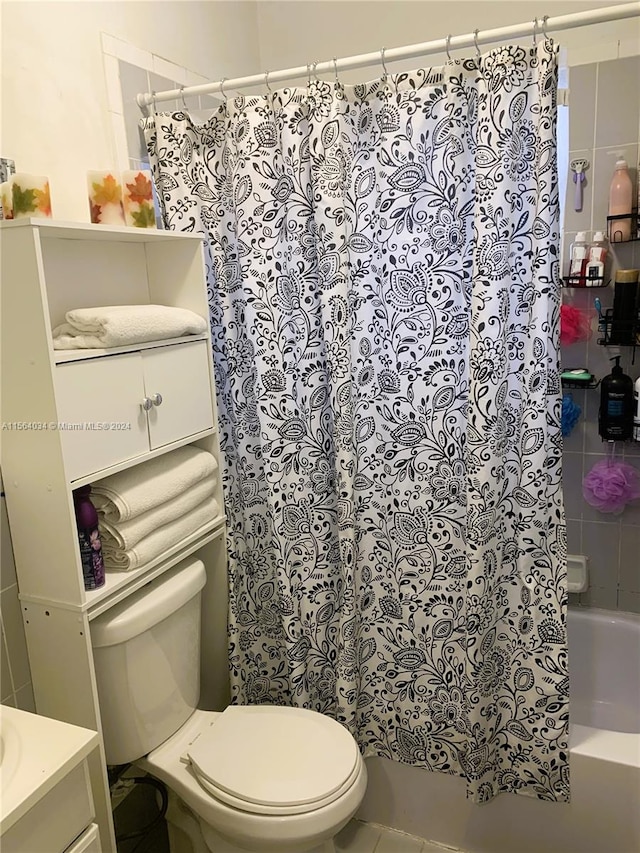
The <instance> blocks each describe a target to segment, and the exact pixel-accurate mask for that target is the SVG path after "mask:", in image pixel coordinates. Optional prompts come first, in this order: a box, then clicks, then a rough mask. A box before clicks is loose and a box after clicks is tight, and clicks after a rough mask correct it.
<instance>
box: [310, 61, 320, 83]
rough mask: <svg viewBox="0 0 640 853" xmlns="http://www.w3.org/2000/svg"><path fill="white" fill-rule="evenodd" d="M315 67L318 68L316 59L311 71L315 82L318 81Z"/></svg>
mask: <svg viewBox="0 0 640 853" xmlns="http://www.w3.org/2000/svg"><path fill="white" fill-rule="evenodd" d="M317 67H318V60H317V59H316V61H315V62H314V63H313V68H312V71H311V73H312V74H313V76H314V78H315V79H316V80H318V72H317V71H316V68H317Z"/></svg>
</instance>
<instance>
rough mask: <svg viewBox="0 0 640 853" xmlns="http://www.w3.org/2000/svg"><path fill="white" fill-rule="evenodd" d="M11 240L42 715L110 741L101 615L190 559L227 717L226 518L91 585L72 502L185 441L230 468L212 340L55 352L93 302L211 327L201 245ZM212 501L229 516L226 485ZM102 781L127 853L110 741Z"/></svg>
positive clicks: (6, 365)
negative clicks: (160, 311)
mask: <svg viewBox="0 0 640 853" xmlns="http://www.w3.org/2000/svg"><path fill="white" fill-rule="evenodd" d="M0 244H1V250H2V259H3V282H2V287H3V294H2V309H3V312H2V373H3V389H2V393H3V400H2V402H3V413H2V416H3V422H4V425H5V426H4V427H3V434H2V441H3V449H2V450H3V452H2V473H3V481H4V489H5V493H6V501H7V510H8V514H9V521H10V526H11V536H12V542H13V549H14V554H15V562H16V571H17V576H18V586H19V591H20V592H19V598H20V602H21V610H22V617H23V622H24V628H25V635H26V642H27V648H28V653H29V664H30V667H31V675H32V683H33V690H34V696H35V702H36V708H37V712H38V713H39V714H42V715H44V716H48V717H52V718H54V719H58V720H62V721H65V722H68V723H72V724H75V725H78V726H83V727H85V728H88V729H93V730H94V731H97V732H98V733H101V723H100V708H99V703H98V696H97V690H96V683H95V675H94V663H93V652H92V645H91V621H92V619H93V618H94V617H96V616H97V615H98V614H100V613H103V612H104V611H106V610H107V609H109V608H110V607H112V606H113V605H114V604H116V603H118V602H119V601H122V600H123V599H125V598H126V597H127V596H129V595H131V593H133V592H135V591H136V590H137V589H139V588H140V587H142V586H143V585H145V584H146V583H148V582H149V581H150V580H152V579H153V578H155V577H158V576H159V575H161V574H162V573H164V572H166V571H167V570H168V569H170V568H172V567H173V566H175V565H176V564H177V563H179V562H180V561H181V560H183V559H184V558H185V557H187V556H189V555H194V556H195V557H198V558H199V559H201V560H202V561H203V563H204V564H205V567H206V568H207V585H206V586H205V589H204V590H203V599H202V607H203V632H204V633H205V635H206V636H205V637H204V643H203V647H204V648H207V649H208V650H209V651H210V653H211V654H212V656H213V659H214V661H213V666H212V661H203V681H202V695H203V701H204V702H206V703H207V707H210V708H214V709H218V708H219V709H222V708H224V707H225V706H226V705H227V704H228V702H229V697H228V695H222V693H223V692H224V691H221V690H220V689H219V688H218V692H217V693H216V688H214V687H212V686H210V685H211V684H215V679H213V681H209V680H208V679H207V670H212V668H214V667H218V671H220V670H219V667H224V668H225V670H226V602H227V588H226V555H225V543H224V534H225V516H224V515H219V516H218V517H216V518H211V520H210V522H209V523H208V524H206V525H204V526H203V527H201V528H200V529H199V530H198V531H196V532H195V533H194V534H192V535H190V536H188V537H187V538H185V539H184V540H182V541H180V542H177V543H176V544H175V546H173V547H172V548H170V549H169V550H168V551H167V552H165V553H164V554H163V555H162V556H161V557H159V558H158V559H156V560H154V561H152V562H151V563H148V564H146V565H145V566H143V567H141V568H139V569H135V570H133V571H129V572H112V573H108V574H107V580H106V583H105V585H104V586H103V587H101V588H100V589H96V590H90V591H87V590H85V588H84V582H83V575H82V566H81V562H80V553H79V547H78V537H77V532H76V522H75V516H74V508H73V495H72V492H73V490H74V489H76V488H77V487H78V486H82V485H86V484H90V483H93V482H95V481H97V480H99V479H101V478H102V477H106V476H108V475H109V474H113V473H116V472H117V471H122V470H124V469H126V468H130V467H132V466H135V465H138V464H139V463H141V462H145V461H147V460H149V459H151V458H154V457H156V456H160V455H162V454H164V453H167V452H168V451H170V450H173V449H175V448H176V447H180V446H182V445H186V444H195V445H197V446H198V447H200V448H203V449H205V450H207V451H209V452H210V453H212V454H214V456H215V457H216V459H218V460H219V446H218V431H217V419H216V407H215V386H214V377H213V360H212V358H211V340H210V332H209V330H208V329H207V332H206V333H203V334H201V335H190V336H188V337H184V338H177V339H172V340H163V341H155V342H150V343H144V344H136V345H133V346H127V347H119V348H113V349H101V350H99V349H91V350H54V349H53V346H52V335H51V331H52V329H53V328H54V327H55V326H56V325H58V324H59V323H61V322H63V320H64V314H65V312H66V311H68V310H70V309H72V308H79V307H94V306H98V305H113V304H121V305H126V304H163V305H169V306H175V307H180V308H187V309H190V310H191V311H194V312H196V313H197V314H200V316H202V317H205V318H208V316H209V307H208V300H207V288H206V283H205V268H204V257H203V246H202V240H201V238H200V237H199V236H197V235H191V234H175V233H173V232H168V231H162V230H158V231H155V230H147V229H140V230H138V229H134V228H126V227H120V226H115V227H109V226H102V225H84V224H78V223H63V222H56V221H55V220H50V219H20V220H14V221H12V222H5V223H2V225H0ZM157 395H160V396H157ZM149 398H150V399H152V400H154V399H155V400H161V403H157V402H156V403H155V404H152V405H151V406H150V407H149V405H148V399H149ZM65 424H82V425H83V427H82V428H67V429H65V428H64V425H65ZM97 424H102V426H101V427H100V426H96V425H97ZM105 424H108V425H114V424H119V425H123V424H130V425H131V426H130V428H128V427H126V428H123V427H122V426H120V428H117V427H113V428H105V427H104V425H105ZM7 425H9V426H8V427H7ZM218 467H219V468H220V466H218ZM214 497H215V498H216V501H217V504H218V506H219V507H223V506H224V503H223V497H222V489H221V484H220V479H219V477H218V481H217V485H216V493H215V495H214ZM220 683H224V680H222V681H221V682H220ZM89 773H90V780H91V788H92V792H93V799H94V804H95V821H96V823H97V824H98V827H99V833H100V846H101V850H102V851H103V853H115V851H116V845H115V836H114V831H113V821H112V814H111V802H110V795H109V785H108V778H107V771H106V764H105V760H104V748H103V745H102V738H100V749H99V751H94V758H93V760H90V761H89Z"/></svg>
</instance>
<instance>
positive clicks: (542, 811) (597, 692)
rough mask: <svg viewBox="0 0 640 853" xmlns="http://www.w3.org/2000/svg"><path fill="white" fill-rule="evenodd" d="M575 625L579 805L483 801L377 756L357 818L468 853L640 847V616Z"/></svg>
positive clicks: (572, 616) (573, 749) (574, 780)
mask: <svg viewBox="0 0 640 853" xmlns="http://www.w3.org/2000/svg"><path fill="white" fill-rule="evenodd" d="M568 627H569V668H570V675H571V731H570V769H571V797H572V799H571V803H544V802H541V801H540V800H535V799H531V798H529V797H519V796H515V795H513V794H502V795H501V796H499V797H497V798H496V799H495V800H493V801H492V802H490V803H487V804H486V805H482V806H476V805H473V804H472V803H470V802H469V801H468V800H467V799H466V797H465V783H464V781H463V780H462V779H459V778H457V777H452V776H446V775H444V774H440V773H430V772H428V771H426V770H422V769H420V768H417V767H410V766H408V765H404V764H399V763H398V762H395V761H389V760H388V759H384V758H369V759H367V770H368V773H369V785H368V789H367V793H366V795H365V799H364V801H363V803H362V806H361V808H360V810H359V811H358V814H357V815H356V817H357V818H359V819H361V820H365V821H371V822H373V823H379V824H383V825H384V826H389V827H392V828H394V829H398V830H401V831H403V832H408V833H410V834H411V835H417V836H419V837H421V838H426V839H429V840H431V841H434V842H438V843H440V844H444V845H447V846H449V847H454V848H457V849H460V850H465V851H470V853H640V616H636V615H634V614H627V613H616V612H615V611H608V610H594V609H589V610H587V609H582V610H580V609H573V608H570V611H569V618H568Z"/></svg>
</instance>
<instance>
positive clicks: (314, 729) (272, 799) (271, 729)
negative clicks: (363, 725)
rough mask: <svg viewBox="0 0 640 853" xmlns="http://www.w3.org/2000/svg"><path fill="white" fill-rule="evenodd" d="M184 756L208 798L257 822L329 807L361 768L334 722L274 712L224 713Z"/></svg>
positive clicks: (295, 711)
mask: <svg viewBox="0 0 640 853" xmlns="http://www.w3.org/2000/svg"><path fill="white" fill-rule="evenodd" d="M185 757H186V758H187V759H188V761H189V763H190V764H191V767H192V769H193V771H194V773H195V775H196V777H197V779H198V781H199V783H200V785H201V786H202V787H203V788H204V790H205V791H207V792H208V793H209V794H210V795H211V796H212V797H214V798H215V799H217V800H219V801H221V802H223V803H226V804H227V805H229V806H231V807H233V808H235V809H238V810H240V811H245V812H251V813H253V814H260V815H294V814H304V813H307V812H311V811H314V810H316V809H320V808H322V807H323V806H326V805H328V804H329V803H332V802H334V801H335V800H337V799H339V798H340V797H342V796H344V794H345V793H346V792H347V791H348V790H349V789H350V788H351V787H352V785H353V784H354V783H355V781H356V779H357V778H358V776H359V773H360V770H361V763H362V759H361V757H360V752H359V750H358V747H357V744H356V742H355V741H354V739H353V738H352V737H351V735H350V734H349V732H348V731H347V729H345V728H344V727H343V726H342V725H340V723H337V722H336V721H335V720H333V719H331V718H330V717H326V716H324V715H323V714H319V713H317V712H316V711H309V710H307V709H303V708H288V707H282V706H273V705H246V706H236V705H232V706H230V707H228V708H227V709H226V710H225V711H224V712H223V713H222V714H220V715H219V716H218V718H217V719H216V721H215V723H214V724H213V725H212V726H210V727H209V729H208V730H207V731H205V732H203V733H202V734H201V735H200V736H199V737H197V738H196V739H195V740H194V741H193V742H192V743H191V744H189V747H188V749H187V751H186V756H185Z"/></svg>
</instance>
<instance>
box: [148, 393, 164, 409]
mask: <svg viewBox="0 0 640 853" xmlns="http://www.w3.org/2000/svg"><path fill="white" fill-rule="evenodd" d="M151 402H152V403H153V405H154V406H160V405H162V394H152V395H151Z"/></svg>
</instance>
